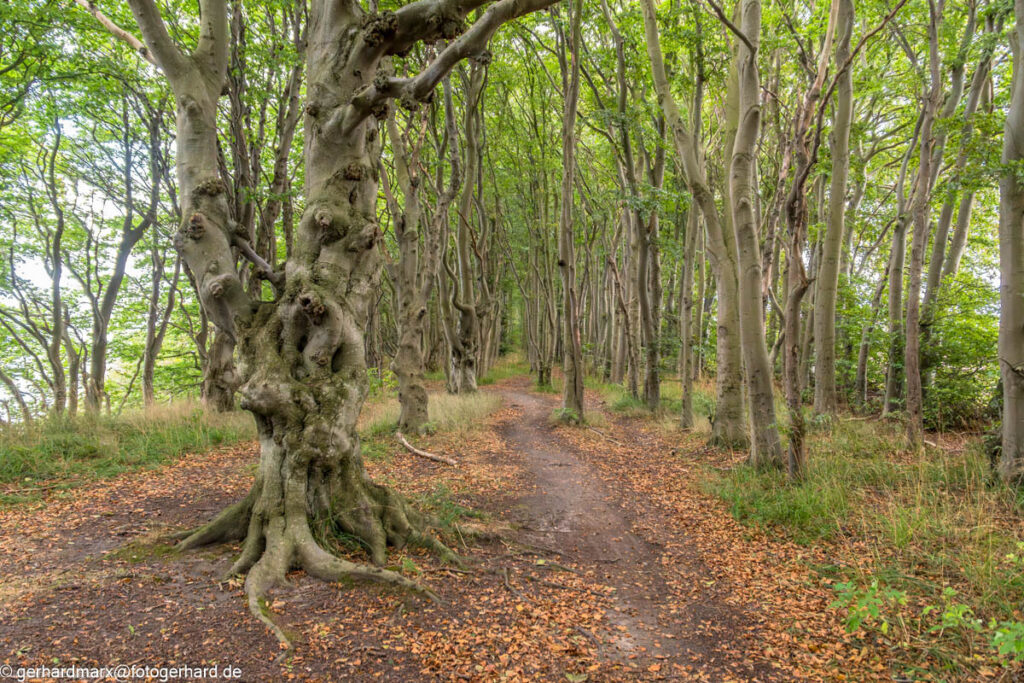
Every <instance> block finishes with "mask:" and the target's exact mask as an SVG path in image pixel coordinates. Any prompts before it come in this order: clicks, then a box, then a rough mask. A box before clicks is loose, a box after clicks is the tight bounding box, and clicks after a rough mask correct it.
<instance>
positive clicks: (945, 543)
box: [699, 418, 1024, 675]
mask: <svg viewBox="0 0 1024 683" xmlns="http://www.w3.org/2000/svg"><path fill="white" fill-rule="evenodd" d="M903 443H904V442H903V430H902V427H901V426H900V425H899V424H897V423H892V422H886V421H860V420H853V419H848V418H847V419H844V418H839V419H837V420H835V421H833V422H832V423H831V424H827V423H822V424H820V425H817V426H816V427H815V429H814V430H813V431H812V433H811V434H810V435H809V440H808V470H807V476H806V478H805V479H804V481H803V482H801V483H799V484H797V485H790V484H788V483H787V482H786V480H785V476H784V474H783V473H781V472H766V471H757V470H755V469H753V468H750V467H747V466H740V467H737V468H734V469H732V470H728V471H721V470H717V469H714V468H710V467H709V468H707V469H706V470H705V471H704V473H703V475H702V479H701V481H700V482H699V486H700V487H701V488H702V489H703V490H705V491H707V492H710V493H712V494H714V495H715V496H717V497H719V498H720V499H721V500H723V501H724V502H725V503H726V505H727V506H728V508H729V510H730V512H731V513H732V514H733V516H734V517H735V518H736V519H738V520H739V521H741V522H743V523H746V524H750V525H754V526H759V527H763V528H766V529H768V530H770V533H772V534H775V535H778V534H781V535H783V536H784V537H787V538H789V539H791V540H793V541H795V542H798V543H803V544H815V543H818V542H821V541H833V542H836V543H838V544H839V549H840V554H839V555H838V556H839V557H843V555H842V553H843V551H844V549H845V552H847V553H850V554H848V555H846V562H845V563H840V565H838V566H835V567H828V568H824V567H822V568H819V570H820V571H821V572H822V574H823V575H826V574H827V575H829V576H830V578H835V579H837V580H840V581H848V582H851V584H852V585H854V586H860V587H861V589H862V590H871V589H870V588H863V587H865V586H868V587H869V586H871V585H872V584H873V582H877V585H878V586H880V587H881V588H880V589H881V590H891V591H895V592H897V593H899V594H901V595H904V594H905V595H906V597H907V598H908V600H907V601H906V604H902V603H898V602H896V601H890V602H891V604H889V605H888V607H887V609H889V610H890V612H891V614H890V617H891V620H892V623H899V624H905V626H901V628H900V629H899V630H897V631H893V632H891V633H889V634H888V635H885V637H886V638H887V639H888V640H889V641H890V642H893V643H894V644H897V645H898V646H899V649H900V650H901V651H902V653H901V654H900V655H899V658H900V662H901V664H902V665H905V666H907V667H908V669H907V670H911V669H914V667H924V668H925V670H928V668H929V667H933V668H934V667H938V666H941V667H951V668H950V669H949V670H955V671H960V672H961V674H962V673H963V672H969V671H972V668H971V667H973V666H976V665H979V662H980V661H981V660H977V661H976V660H974V659H972V655H971V652H987V653H991V651H992V650H991V647H990V646H989V643H988V641H987V639H988V638H989V637H990V635H991V631H990V630H987V627H986V628H981V629H980V630H979V629H978V628H976V627H975V626H972V625H970V624H974V621H972V620H975V619H976V620H980V621H979V622H978V623H981V624H985V625H987V624H989V622H990V620H992V619H994V620H996V621H998V622H1003V621H1013V622H1020V621H1021V620H1024V614H1022V612H1021V606H1022V604H1024V557H1022V556H1024V545H1021V544H1024V506H1022V504H1021V500H1020V498H1019V496H1020V494H1018V493H1015V492H1014V491H1012V490H1010V489H1008V488H1007V487H1005V486H1004V485H1002V484H999V483H997V482H995V481H994V480H993V478H992V476H991V473H990V468H989V464H988V461H987V458H986V457H985V455H984V454H983V453H982V450H981V448H980V446H979V444H977V443H976V442H968V443H967V445H966V446H965V447H963V448H959V449H956V450H953V449H944V450H940V449H934V448H931V449H929V450H928V451H927V452H926V453H922V454H919V455H918V454H913V453H911V452H908V451H906V450H905V449H904V445H903ZM833 554H834V553H831V552H830V555H833ZM854 555H855V556H856V557H857V558H858V559H859V560H860V562H855V561H853V556H854ZM864 560H866V561H864ZM949 591H953V592H952V593H950V592H949ZM951 595H952V596H954V597H950V596H951ZM925 605H930V606H932V608H931V609H930V610H928V611H927V612H925V611H924V610H923V606H925ZM958 609H966V610H970V614H971V615H972V616H971V620H961V621H962V623H961V622H958V623H957V625H955V626H951V627H949V628H946V629H944V630H942V629H934V630H929V629H932V627H933V626H935V625H936V623H940V624H941V623H942V620H943V619H954V620H955V619H959V617H956V615H955V614H954V612H956V610H958ZM951 615H952V616H951ZM877 625H878V624H876V627H877ZM958 675H959V674H958Z"/></svg>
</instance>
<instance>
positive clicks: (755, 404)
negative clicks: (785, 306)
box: [729, 0, 783, 467]
mask: <svg viewBox="0 0 1024 683" xmlns="http://www.w3.org/2000/svg"><path fill="white" fill-rule="evenodd" d="M739 30H740V31H742V32H743V34H744V35H745V36H746V39H745V40H741V41H740V42H739V45H738V53H737V58H736V68H737V81H736V82H737V85H738V91H737V94H738V106H739V109H738V113H739V119H738V121H739V126H738V128H737V130H736V140H735V143H734V146H733V149H732V164H731V168H730V171H729V187H730V194H731V197H730V210H731V211H732V217H733V226H734V228H735V230H736V254H737V259H736V260H737V265H738V269H739V290H738V291H739V313H740V315H739V320H740V339H741V343H742V345H743V361H744V366H745V370H746V378H747V396H748V404H749V410H750V433H751V449H750V462H751V464H754V465H756V466H759V467H782V465H783V460H782V444H781V442H780V441H779V430H778V423H777V420H776V417H775V400H774V391H773V389H772V371H771V365H770V364H769V361H768V348H767V346H766V345H765V334H764V319H763V307H762V305H761V249H760V244H759V242H758V234H757V233H758V227H757V217H756V213H755V200H756V195H757V188H756V187H755V185H754V164H755V159H756V153H757V139H758V136H759V134H760V121H761V105H760V97H761V89H760V77H759V75H758V69H757V48H758V45H759V44H760V34H761V3H760V0H742V2H741V3H740V5H739Z"/></svg>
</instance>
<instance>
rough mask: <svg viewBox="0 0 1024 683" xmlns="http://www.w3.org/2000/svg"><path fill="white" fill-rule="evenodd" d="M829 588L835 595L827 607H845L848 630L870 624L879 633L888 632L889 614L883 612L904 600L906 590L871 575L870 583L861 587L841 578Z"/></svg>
mask: <svg viewBox="0 0 1024 683" xmlns="http://www.w3.org/2000/svg"><path fill="white" fill-rule="evenodd" d="M832 588H833V590H835V592H836V593H837V594H838V595H837V597H836V599H835V600H834V601H833V602H832V604H831V605H830V607H832V608H833V609H837V608H839V609H845V610H846V620H845V622H844V623H845V626H846V630H847V631H848V632H850V633H852V632H854V631H856V630H857V629H859V628H862V627H864V626H872V627H875V628H877V629H878V630H879V631H881V632H882V634H888V633H889V618H888V617H887V616H886V612H887V611H888V610H889V609H891V608H893V607H895V606H902V605H906V604H907V594H906V593H904V592H903V591H899V590H895V589H893V588H889V587H888V586H885V585H880V584H879V582H878V579H872V581H871V584H870V585H868V586H864V587H862V586H857V585H855V584H853V583H852V582H845V583H837V584H836V585H835V586H833V587H832Z"/></svg>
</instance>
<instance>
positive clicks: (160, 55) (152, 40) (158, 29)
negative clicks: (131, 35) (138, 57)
mask: <svg viewBox="0 0 1024 683" xmlns="http://www.w3.org/2000/svg"><path fill="white" fill-rule="evenodd" d="M128 4H129V5H130V6H131V8H132V15H133V16H134V17H135V22H136V23H137V24H138V25H139V30H140V31H142V37H143V38H144V39H145V41H146V45H147V46H148V47H149V51H150V52H151V53H152V55H153V58H154V59H155V60H156V61H155V63H156V64H157V65H158V66H159V67H160V69H161V70H162V71H163V72H164V73H165V74H167V77H168V78H174V77H176V76H178V75H179V74H181V72H182V71H184V70H185V68H186V66H187V61H186V59H187V58H186V57H185V55H184V54H182V52H181V50H179V49H178V46H177V45H175V44H174V41H173V40H171V35H170V34H169V33H168V32H167V26H166V25H165V24H164V20H163V18H162V17H161V16H160V10H159V9H158V8H157V6H156V3H155V2H154V0H128Z"/></svg>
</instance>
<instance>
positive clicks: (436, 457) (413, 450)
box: [395, 432, 459, 467]
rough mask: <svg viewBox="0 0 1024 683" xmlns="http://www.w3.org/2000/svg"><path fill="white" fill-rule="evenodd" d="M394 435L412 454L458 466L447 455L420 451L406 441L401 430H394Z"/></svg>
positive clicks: (456, 462)
mask: <svg viewBox="0 0 1024 683" xmlns="http://www.w3.org/2000/svg"><path fill="white" fill-rule="evenodd" d="M395 436H396V437H398V441H399V443H401V444H402V445H403V446H405V447H406V449H407V450H408V451H409V452H410V453H412V454H413V455H418V456H420V457H421V458H427V459H428V460H436V461H437V462H443V463H446V464H448V465H451V466H452V467H458V466H459V463H458V461H456V460H455V459H453V458H449V457H448V456H445V455H434V454H433V453H428V452H427V451H421V450H420V449H418V448H416V447H415V446H413V445H412V444H411V443H409V442H408V441H406V440H405V437H404V436H402V432H395Z"/></svg>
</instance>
